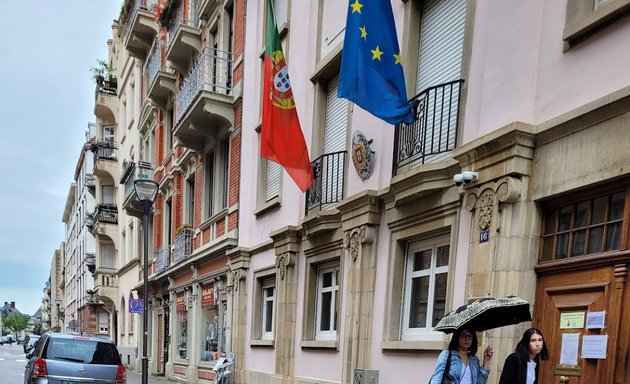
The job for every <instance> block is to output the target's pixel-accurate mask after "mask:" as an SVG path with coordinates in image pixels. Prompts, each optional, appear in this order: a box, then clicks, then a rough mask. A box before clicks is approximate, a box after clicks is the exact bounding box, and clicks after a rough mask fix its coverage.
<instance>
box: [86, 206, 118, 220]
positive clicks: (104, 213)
mask: <svg viewBox="0 0 630 384" xmlns="http://www.w3.org/2000/svg"><path fill="white" fill-rule="evenodd" d="M92 217H93V219H94V225H96V224H98V223H108V224H118V208H117V207H116V204H105V203H101V204H97V205H96V209H95V210H94V213H93V214H92Z"/></svg>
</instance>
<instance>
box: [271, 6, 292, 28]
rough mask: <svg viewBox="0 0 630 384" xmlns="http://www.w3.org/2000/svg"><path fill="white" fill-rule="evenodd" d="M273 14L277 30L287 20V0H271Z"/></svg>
mask: <svg viewBox="0 0 630 384" xmlns="http://www.w3.org/2000/svg"><path fill="white" fill-rule="evenodd" d="M273 14H274V16H275V17H276V25H277V26H278V29H280V28H282V26H283V25H284V24H285V23H287V21H288V20H289V0H273Z"/></svg>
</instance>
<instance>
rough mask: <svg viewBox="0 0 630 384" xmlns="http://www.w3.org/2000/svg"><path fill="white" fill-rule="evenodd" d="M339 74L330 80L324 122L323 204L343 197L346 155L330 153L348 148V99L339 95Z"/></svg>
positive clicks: (334, 201)
mask: <svg viewBox="0 0 630 384" xmlns="http://www.w3.org/2000/svg"><path fill="white" fill-rule="evenodd" d="M338 88H339V75H337V76H335V77H333V78H331V79H330V81H329V82H328V87H327V90H326V117H325V119H326V120H325V124H324V155H328V156H324V157H323V158H322V162H321V176H322V196H321V199H322V204H323V206H324V207H326V204H329V203H336V202H338V201H340V200H341V199H342V197H343V178H344V166H345V164H344V161H343V160H344V156H343V155H339V154H338V155H330V154H332V153H334V152H340V151H345V150H346V141H347V130H348V101H347V100H346V99H341V98H338V97H337V89H338Z"/></svg>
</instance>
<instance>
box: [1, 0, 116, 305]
mask: <svg viewBox="0 0 630 384" xmlns="http://www.w3.org/2000/svg"><path fill="white" fill-rule="evenodd" d="M121 4H122V0H56V1H48V0H0V9H2V14H3V15H4V16H5V17H3V18H2V22H1V23H0V175H1V176H0V177H1V180H2V181H1V182H0V305H3V304H4V303H5V302H11V301H14V302H15V305H16V307H17V309H18V310H19V311H20V312H22V313H24V314H28V315H33V314H34V313H35V312H36V311H37V309H38V308H39V307H40V306H41V303H42V297H43V289H44V286H45V284H46V281H47V280H48V276H49V273H50V266H51V262H52V257H53V254H54V252H55V250H56V249H58V248H59V247H60V245H61V243H62V242H63V241H64V237H65V231H64V224H63V223H62V221H61V219H62V215H63V210H64V207H65V204H66V198H67V196H68V191H69V189H70V184H71V183H72V181H73V177H74V170H75V167H76V164H77V161H78V159H79V154H80V152H81V147H82V145H83V144H84V143H85V140H86V138H85V132H86V130H87V125H88V123H89V122H93V121H94V120H95V117H94V82H93V80H92V78H91V75H90V68H91V67H94V66H96V60H98V59H106V58H107V40H108V39H110V38H111V37H112V29H111V26H112V22H113V20H114V19H116V18H117V17H118V14H119V11H120V6H121Z"/></svg>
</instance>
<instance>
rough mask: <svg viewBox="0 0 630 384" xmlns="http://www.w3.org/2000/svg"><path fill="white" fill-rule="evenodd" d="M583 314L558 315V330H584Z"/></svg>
mask: <svg viewBox="0 0 630 384" xmlns="http://www.w3.org/2000/svg"><path fill="white" fill-rule="evenodd" d="M584 317H585V316H584V312H566V313H561V314H560V329H582V328H584Z"/></svg>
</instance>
